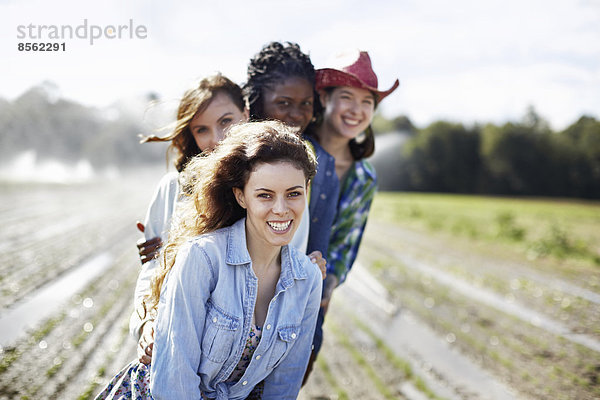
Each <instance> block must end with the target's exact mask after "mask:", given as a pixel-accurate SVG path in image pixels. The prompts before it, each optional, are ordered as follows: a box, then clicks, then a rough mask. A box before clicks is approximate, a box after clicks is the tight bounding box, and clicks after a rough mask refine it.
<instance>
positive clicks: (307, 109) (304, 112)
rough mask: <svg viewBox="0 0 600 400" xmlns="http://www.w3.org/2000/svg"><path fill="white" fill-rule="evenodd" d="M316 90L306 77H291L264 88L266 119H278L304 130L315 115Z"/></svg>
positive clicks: (301, 130)
mask: <svg viewBox="0 0 600 400" xmlns="http://www.w3.org/2000/svg"><path fill="white" fill-rule="evenodd" d="M313 102H314V91H313V87H312V85H311V84H310V82H308V81H307V80H306V79H304V78H300V77H290V78H287V79H284V80H283V81H281V82H279V83H277V84H275V85H273V86H272V87H271V88H265V89H263V112H264V114H265V115H264V118H266V119H277V120H279V121H283V122H285V123H286V124H288V125H291V126H296V127H298V128H300V132H304V130H305V129H306V127H307V126H308V124H309V123H310V120H311V119H312V117H313Z"/></svg>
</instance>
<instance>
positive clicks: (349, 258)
mask: <svg viewBox="0 0 600 400" xmlns="http://www.w3.org/2000/svg"><path fill="white" fill-rule="evenodd" d="M334 63H335V64H336V65H334V66H332V67H330V68H323V69H318V70H317V71H316V76H315V89H316V91H317V92H318V93H319V96H320V102H321V105H322V107H323V115H322V119H321V120H320V121H317V122H316V123H314V124H313V125H312V126H310V127H309V129H308V131H307V133H308V134H309V135H311V136H312V138H314V139H315V140H316V141H317V142H318V143H319V144H320V145H321V146H322V147H323V149H325V150H326V151H327V153H329V154H330V155H331V156H333V158H334V159H335V174H336V175H337V178H338V180H339V189H338V191H337V193H336V194H337V195H336V196H332V197H331V200H330V201H337V212H336V215H335V217H334V221H333V225H332V228H331V236H330V239H329V247H328V254H327V255H326V257H325V258H326V259H327V277H326V278H325V282H324V283H323V296H322V301H321V310H320V312H319V318H318V320H317V328H316V331H315V338H314V340H313V353H312V355H311V359H310V363H309V366H308V369H307V372H306V375H305V378H304V380H305V381H306V379H307V378H308V375H309V374H310V371H311V369H312V363H313V362H314V360H315V359H316V355H317V354H318V352H319V350H320V347H321V343H322V340H323V330H322V324H323V321H324V316H325V313H326V312H327V307H328V305H329V301H330V300H331V294H332V292H333V289H335V288H336V287H337V286H338V285H340V284H341V283H342V282H343V281H344V280H345V279H346V275H347V274H348V272H349V271H350V269H351V268H352V264H353V263H354V260H355V259H356V254H357V252H358V248H359V245H360V241H361V238H362V235H363V232H364V228H365V225H366V222H367V216H368V214H369V209H370V208H371V202H372V200H373V196H374V195H375V190H376V185H377V179H376V176H375V169H374V168H373V167H372V166H371V164H370V163H369V162H368V161H366V160H365V158H367V157H369V156H371V155H372V154H373V152H374V150H375V139H374V137H373V131H372V129H371V122H372V120H373V115H374V112H375V108H376V107H377V105H378V104H379V103H380V102H381V101H382V100H383V99H384V98H385V97H387V96H388V95H389V94H390V93H392V92H393V91H394V90H396V88H397V87H398V86H399V82H398V80H396V82H394V84H393V85H392V87H391V88H390V89H388V90H379V88H378V81H377V75H376V74H375V72H374V71H373V67H372V65H371V59H370V57H369V54H368V53H367V52H366V51H354V52H350V53H345V54H342V55H339V56H338V57H337V58H336V60H335V62H334ZM314 190H315V188H313V191H314ZM314 195H315V194H314V193H313V194H311V198H312V197H313V196H314Z"/></svg>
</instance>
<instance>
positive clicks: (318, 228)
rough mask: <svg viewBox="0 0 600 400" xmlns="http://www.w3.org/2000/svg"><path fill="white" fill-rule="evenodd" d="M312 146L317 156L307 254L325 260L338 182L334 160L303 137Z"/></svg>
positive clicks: (310, 204) (336, 199)
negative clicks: (314, 252)
mask: <svg viewBox="0 0 600 400" xmlns="http://www.w3.org/2000/svg"><path fill="white" fill-rule="evenodd" d="M304 137H305V138H306V139H308V141H309V142H310V143H311V144H312V145H313V148H314V149H315V153H316V155H317V163H318V165H317V174H316V175H315V177H314V178H313V180H312V183H311V185H310V186H311V187H310V203H309V211H310V228H309V232H308V247H307V253H309V254H310V253H311V252H313V251H315V250H319V251H320V252H321V254H323V257H325V258H327V250H328V248H329V240H330V236H331V227H332V225H333V219H334V218H335V214H336V212H337V202H338V197H339V195H340V181H339V179H338V177H337V175H336V173H335V158H333V156H332V155H331V154H329V153H328V152H327V151H325V149H323V147H321V145H320V144H319V143H317V141H316V140H315V139H314V138H313V137H311V136H309V135H305V136H304Z"/></svg>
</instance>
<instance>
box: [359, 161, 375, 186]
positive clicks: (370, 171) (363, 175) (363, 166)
mask: <svg viewBox="0 0 600 400" xmlns="http://www.w3.org/2000/svg"><path fill="white" fill-rule="evenodd" d="M354 170H355V172H356V177H357V179H358V180H360V181H361V182H362V183H366V182H368V181H374V180H375V179H376V176H375V169H374V168H373V167H372V166H371V164H369V162H368V161H365V160H359V161H355V162H354Z"/></svg>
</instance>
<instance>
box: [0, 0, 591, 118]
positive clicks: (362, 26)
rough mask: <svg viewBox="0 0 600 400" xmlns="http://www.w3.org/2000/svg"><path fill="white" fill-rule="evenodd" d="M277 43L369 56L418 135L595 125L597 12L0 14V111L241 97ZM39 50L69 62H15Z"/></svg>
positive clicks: (41, 56)
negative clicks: (215, 79)
mask: <svg viewBox="0 0 600 400" xmlns="http://www.w3.org/2000/svg"><path fill="white" fill-rule="evenodd" d="M86 21H87V28H86V27H84V28H82V29H81V30H80V31H79V32H80V33H81V35H80V36H86V37H85V38H78V37H74V38H69V37H66V38H62V39H61V38H49V35H50V30H51V29H52V28H51V26H55V27H57V28H58V29H59V33H60V29H61V26H68V27H72V29H76V28H77V27H79V26H83V25H84V23H85V22H86ZM130 24H131V26H133V27H134V30H135V29H138V31H137V33H140V35H138V36H136V35H135V34H134V35H133V37H130V35H129V30H128V29H124V30H123V29H122V30H121V38H118V37H115V38H113V39H110V38H107V37H101V38H98V39H96V40H94V42H93V44H90V36H91V32H92V30H91V29H92V28H91V26H92V25H93V26H96V27H98V28H97V29H104V30H105V29H109V28H110V27H111V26H115V27H117V26H119V25H130ZM29 26H32V27H33V28H32V31H31V32H30V31H28V27H29ZM42 26H46V27H48V28H42V31H41V33H42V35H45V36H43V37H42V38H38V36H37V35H38V33H39V32H38V31H37V29H39V28H40V27H42ZM44 29H45V30H44ZM116 29H117V28H115V31H114V33H113V36H116V34H117V33H116ZM140 29H141V30H140ZM66 32H67V33H66V35H68V31H66ZM110 32H112V31H109V34H108V35H110ZM23 33H25V35H23ZM103 35H104V33H103ZM274 40H276V41H292V42H296V43H298V44H299V45H300V46H301V48H302V50H303V51H305V52H306V53H308V54H309V55H310V56H311V59H312V61H313V64H314V65H315V67H316V68H324V67H327V66H328V65H327V63H328V60H330V59H331V57H332V56H333V55H335V54H336V53H338V52H340V51H344V50H349V49H360V50H366V51H368V52H369V54H370V56H371V60H372V62H373V67H374V70H375V72H376V73H377V75H378V77H379V86H380V89H387V88H389V87H390V86H391V85H392V84H393V82H394V80H395V79H396V78H398V79H399V80H400V88H399V89H397V90H396V91H395V92H394V93H393V94H392V95H390V96H389V97H387V98H386V99H385V101H384V102H382V104H381V105H380V107H379V111H380V112H381V113H382V114H383V115H384V116H386V117H388V118H392V117H394V116H397V115H407V116H408V117H409V118H410V119H411V120H412V121H413V123H414V124H415V125H417V126H418V127H425V126H427V125H428V124H430V123H431V122H433V121H437V120H442V119H443V120H447V121H453V122H462V123H465V124H472V123H487V122H492V123H497V124H500V123H504V122H507V121H518V120H520V119H521V118H523V116H524V115H525V113H526V111H527V109H528V107H530V106H533V107H534V108H535V110H536V111H537V112H538V113H539V114H540V115H541V116H542V117H543V118H545V119H546V120H548V121H549V123H550V125H551V127H552V128H553V129H557V130H558V129H563V128H565V127H566V126H568V125H570V124H572V123H573V122H575V121H576V120H577V119H578V118H579V117H580V116H581V115H583V114H586V115H591V116H594V117H596V118H600V0H480V1H469V0H453V1H445V0H394V1H391V0H389V1H384V0H371V1H369V2H366V1H356V0H328V1H325V0H303V1H294V2H288V1H281V0H277V1H266V0H255V1H253V2H249V1H243V0H232V1H227V0H223V1H220V2H217V1H206V0H196V1H172V2H165V1H158V0H131V1H126V0H122V1H119V0H104V1H93V2H92V1H89V0H80V1H75V0H56V1H51V2H49V1H42V0H0V51H1V54H2V56H1V58H2V61H1V62H0V97H3V98H5V99H7V100H13V99H15V98H16V97H18V96H19V95H20V94H22V93H23V92H25V91H26V90H28V89H29V88H31V87H32V86H35V85H38V84H40V83H41V82H44V81H50V82H53V83H54V84H56V86H57V87H58V89H59V92H60V95H61V96H62V97H65V98H67V99H70V100H75V101H78V102H81V103H83V104H86V105H90V106H97V107H104V106H108V105H110V104H113V103H115V102H116V101H117V100H119V99H129V98H134V97H136V96H138V97H139V96H142V95H144V94H146V93H148V92H154V93H157V94H159V95H160V98H161V99H162V100H163V101H164V102H165V103H169V102H171V103H173V104H176V103H177V101H178V99H179V98H180V97H181V95H182V94H183V92H184V91H185V90H186V89H187V88H189V87H191V86H192V85H193V84H194V82H195V81H197V80H198V79H199V78H202V77H203V76H206V75H208V74H212V73H214V72H217V71H220V72H222V73H223V74H225V75H226V76H228V77H230V78H231V79H232V80H234V81H235V82H237V83H240V84H241V83H243V81H244V80H245V73H246V67H247V64H248V60H249V59H250V58H251V57H252V56H253V55H254V54H255V53H257V52H258V51H259V50H260V48H261V47H262V46H263V45H264V44H266V43H268V42H270V41H274ZM33 42H36V43H40V42H52V43H65V50H64V51H63V50H62V49H61V50H60V51H56V52H39V51H38V52H33V51H30V52H25V51H19V50H18V46H19V44H24V43H33Z"/></svg>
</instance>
